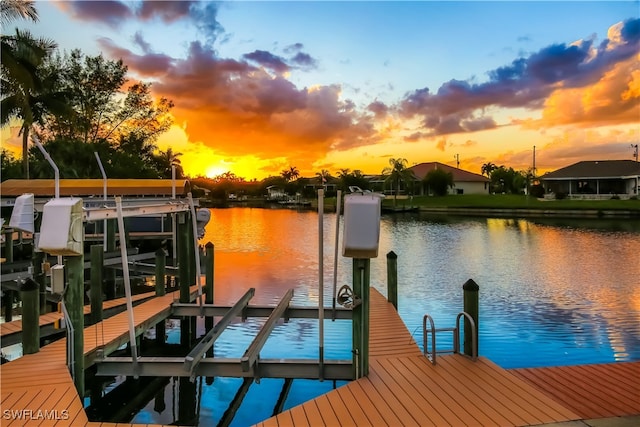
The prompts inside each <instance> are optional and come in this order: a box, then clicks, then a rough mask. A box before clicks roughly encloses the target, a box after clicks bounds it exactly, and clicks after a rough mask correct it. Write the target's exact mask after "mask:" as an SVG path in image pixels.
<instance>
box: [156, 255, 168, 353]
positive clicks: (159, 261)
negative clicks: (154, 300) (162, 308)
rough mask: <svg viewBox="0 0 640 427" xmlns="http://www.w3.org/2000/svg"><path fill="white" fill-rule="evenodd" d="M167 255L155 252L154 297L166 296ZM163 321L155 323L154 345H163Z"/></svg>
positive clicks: (164, 333)
mask: <svg viewBox="0 0 640 427" xmlns="http://www.w3.org/2000/svg"><path fill="white" fill-rule="evenodd" d="M166 257H167V254H166V253H165V251H164V249H163V248H160V249H158V250H157V251H156V296H159V297H161V296H164V295H165V294H166V287H165V276H166V275H165V271H166V259H167V258H166ZM166 332H167V331H166V327H165V320H164V319H163V320H161V321H159V322H158V323H156V343H157V344H164V338H165V335H166Z"/></svg>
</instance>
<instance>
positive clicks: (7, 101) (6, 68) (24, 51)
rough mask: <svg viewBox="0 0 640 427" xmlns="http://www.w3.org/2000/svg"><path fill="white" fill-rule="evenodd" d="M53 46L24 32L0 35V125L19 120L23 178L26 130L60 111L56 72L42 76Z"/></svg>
mask: <svg viewBox="0 0 640 427" xmlns="http://www.w3.org/2000/svg"><path fill="white" fill-rule="evenodd" d="M56 46H57V45H56V43H55V42H53V41H51V40H47V39H43V38H40V39H36V38H34V37H33V36H32V35H31V33H29V32H28V31H21V30H18V29H16V34H15V35H14V36H5V35H3V36H2V68H1V70H2V73H1V74H2V81H1V86H0V87H1V90H2V93H3V94H6V95H5V96H4V97H3V98H2V105H1V110H2V114H1V117H0V124H1V125H3V126H4V125H5V124H7V123H8V122H9V121H10V120H11V119H12V118H17V119H20V120H22V126H21V128H20V134H21V135H22V162H23V169H24V175H25V178H27V179H28V178H29V162H28V152H29V147H28V144H29V131H30V129H31V126H33V125H34V124H36V123H40V124H42V123H43V121H44V117H45V114H46V112H47V111H50V110H59V111H62V110H63V109H64V105H65V104H66V103H65V101H64V95H63V94H62V93H57V92H55V91H54V87H55V81H56V80H57V76H56V73H50V74H49V75H47V76H44V75H42V74H43V73H42V66H43V64H44V61H45V59H46V57H47V56H48V55H49V54H50V53H51V52H53V50H54V49H55V48H56Z"/></svg>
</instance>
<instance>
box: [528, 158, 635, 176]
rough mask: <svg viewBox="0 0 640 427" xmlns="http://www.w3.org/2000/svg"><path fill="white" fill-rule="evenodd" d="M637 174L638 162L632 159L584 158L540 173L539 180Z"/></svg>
mask: <svg viewBox="0 0 640 427" xmlns="http://www.w3.org/2000/svg"><path fill="white" fill-rule="evenodd" d="M638 175H640V163H639V162H636V161H634V160H584V161H582V162H578V163H574V164H572V165H570V166H567V167H564V168H562V169H558V170H555V171H553V172H548V173H546V174H544V175H542V176H541V177H540V180H541V181H544V180H561V179H576V178H584V179H589V178H628V177H636V176H638Z"/></svg>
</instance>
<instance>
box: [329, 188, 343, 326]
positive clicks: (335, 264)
mask: <svg viewBox="0 0 640 427" xmlns="http://www.w3.org/2000/svg"><path fill="white" fill-rule="evenodd" d="M341 201H342V190H338V193H337V194H336V242H335V247H334V248H333V249H334V250H333V302H332V307H331V308H332V311H331V321H333V322H335V320H336V292H337V288H338V240H339V239H340V202H341Z"/></svg>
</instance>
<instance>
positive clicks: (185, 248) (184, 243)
mask: <svg viewBox="0 0 640 427" xmlns="http://www.w3.org/2000/svg"><path fill="white" fill-rule="evenodd" d="M177 222H178V230H177V238H178V274H179V277H180V302H181V303H188V302H190V300H191V295H190V290H189V286H190V283H191V282H190V280H189V279H190V270H191V268H190V265H191V262H190V257H189V248H190V245H189V241H190V240H193V239H192V237H191V236H190V235H189V221H188V220H187V215H186V214H185V213H179V214H178V215H177ZM180 344H181V345H183V346H185V347H188V346H190V345H191V319H190V317H189V316H183V317H182V318H181V319H180Z"/></svg>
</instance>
